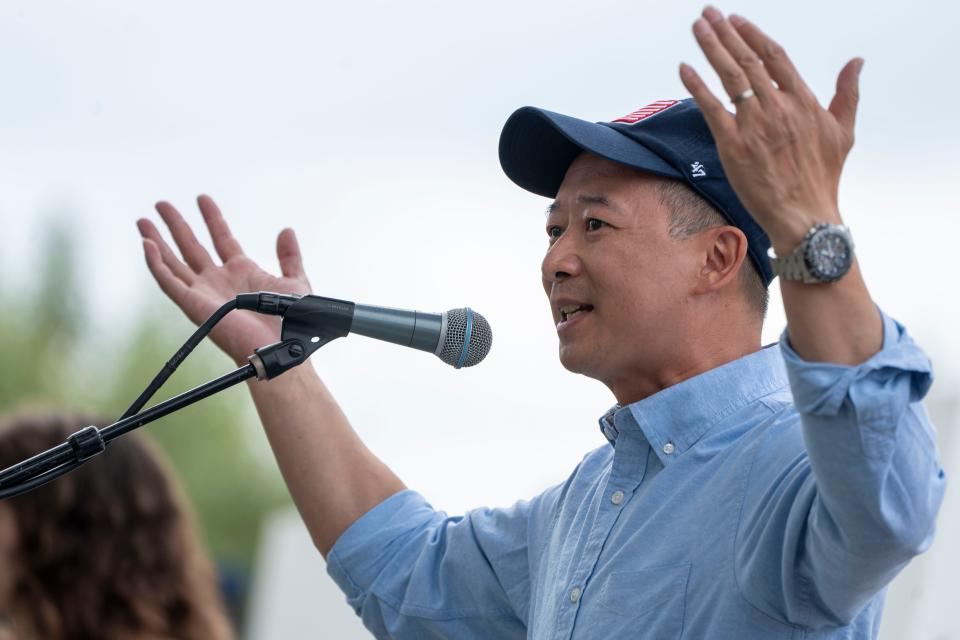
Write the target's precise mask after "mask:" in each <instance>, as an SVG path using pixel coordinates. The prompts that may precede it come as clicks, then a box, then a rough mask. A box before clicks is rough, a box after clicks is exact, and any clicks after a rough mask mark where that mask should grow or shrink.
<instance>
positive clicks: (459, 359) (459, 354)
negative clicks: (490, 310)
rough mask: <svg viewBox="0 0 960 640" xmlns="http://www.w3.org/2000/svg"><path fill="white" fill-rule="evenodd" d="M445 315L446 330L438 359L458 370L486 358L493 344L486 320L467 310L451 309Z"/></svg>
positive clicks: (491, 333)
mask: <svg viewBox="0 0 960 640" xmlns="http://www.w3.org/2000/svg"><path fill="white" fill-rule="evenodd" d="M445 315H446V316H447V330H446V332H445V333H444V335H443V346H442V348H441V349H440V353H439V354H438V355H439V356H440V359H441V360H443V361H444V362H446V363H447V364H449V365H452V366H454V367H456V368H457V369H459V368H460V367H472V366H473V365H475V364H477V363H478V362H480V361H481V360H483V359H484V358H486V357H487V354H488V353H490V346H491V345H492V344H493V332H492V331H491V330H490V323H489V322H487V319H486V318H484V317H483V316H482V315H480V314H479V313H477V312H476V311H473V310H472V309H469V308H466V309H451V310H450V311H447V313H446V314H445ZM468 333H469V338H468V335H467V334H468ZM468 339H469V341H470V342H469V344H467V340H468ZM464 346H466V348H464Z"/></svg>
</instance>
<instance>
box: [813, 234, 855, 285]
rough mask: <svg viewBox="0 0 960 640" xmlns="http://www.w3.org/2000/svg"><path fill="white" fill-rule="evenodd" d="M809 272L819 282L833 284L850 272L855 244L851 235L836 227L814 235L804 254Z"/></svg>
mask: <svg viewBox="0 0 960 640" xmlns="http://www.w3.org/2000/svg"><path fill="white" fill-rule="evenodd" d="M803 257H804V260H805V261H806V263H807V270H808V271H810V275H812V276H813V277H814V278H816V279H817V280H820V281H822V282H833V281H834V280H839V279H840V278H842V277H843V275H844V274H845V273H846V272H847V271H849V270H850V265H851V264H852V263H853V242H852V240H851V239H850V234H849V233H848V232H847V231H846V230H844V229H839V228H836V227H827V226H825V227H823V228H821V229H819V230H818V231H816V232H815V233H814V234H813V237H811V238H810V241H809V242H808V243H807V250H806V251H805V252H804V256H803Z"/></svg>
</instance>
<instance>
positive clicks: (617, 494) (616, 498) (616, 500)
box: [610, 491, 623, 504]
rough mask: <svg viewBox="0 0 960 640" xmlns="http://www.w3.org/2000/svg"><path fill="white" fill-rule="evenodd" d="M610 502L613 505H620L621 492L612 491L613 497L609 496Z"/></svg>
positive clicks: (621, 500) (621, 499)
mask: <svg viewBox="0 0 960 640" xmlns="http://www.w3.org/2000/svg"><path fill="white" fill-rule="evenodd" d="M610 502H612V503H613V504H620V503H621V502H623V491H614V492H613V495H612V496H610Z"/></svg>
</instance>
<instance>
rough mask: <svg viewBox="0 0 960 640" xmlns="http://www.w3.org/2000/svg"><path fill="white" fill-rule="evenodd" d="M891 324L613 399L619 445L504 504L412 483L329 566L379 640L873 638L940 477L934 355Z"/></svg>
mask: <svg viewBox="0 0 960 640" xmlns="http://www.w3.org/2000/svg"><path fill="white" fill-rule="evenodd" d="M883 322H884V342H883V348H882V350H881V351H879V352H878V353H877V354H875V355H874V356H873V357H872V358H870V359H869V360H868V361H867V362H865V363H863V364H861V365H859V366H855V367H848V366H841V365H832V364H822V363H810V362H805V361H803V360H802V359H800V358H799V356H797V354H796V353H795V352H794V351H793V350H792V349H791V348H790V346H789V343H788V341H787V340H786V336H784V339H782V341H781V343H780V345H779V346H776V345H774V346H771V347H767V348H765V349H762V350H760V351H758V352H756V353H753V354H750V355H748V356H745V357H743V358H740V359H739V360H736V361H733V362H730V363H727V364H725V365H723V366H721V367H717V368H716V369H712V370H710V371H707V372H706V373H703V374H701V375H698V376H696V377H694V378H690V379H688V380H685V381H683V382H681V383H679V384H677V385H674V386H672V387H669V388H667V389H664V390H663V391H661V392H659V393H657V394H655V395H653V396H650V397H648V398H645V399H644V400H641V401H639V402H636V403H633V404H630V405H628V406H624V407H614V408H613V409H611V410H610V411H609V412H608V413H607V414H606V415H605V416H604V417H603V418H601V420H600V423H601V430H602V431H603V433H604V435H605V436H606V437H607V439H608V440H609V442H608V443H604V445H603V446H601V447H599V448H598V449H596V450H594V451H592V452H590V453H589V454H587V456H586V457H584V459H583V460H582V461H581V462H580V464H579V465H578V466H577V468H576V469H574V471H573V473H572V474H571V475H570V477H569V478H568V479H567V480H566V481H565V482H564V483H562V484H560V485H557V486H555V487H552V488H550V489H548V490H546V491H545V492H543V493H542V494H540V495H538V496H536V497H535V498H533V499H532V500H530V501H521V502H518V503H517V504H515V505H514V506H512V507H510V508H508V509H485V508H484V509H476V510H473V511H470V512H469V513H467V514H466V515H464V516H462V517H448V516H447V515H446V514H445V513H443V512H440V511H436V510H434V509H433V508H432V507H431V506H430V505H429V504H428V503H427V502H426V501H425V500H424V499H423V498H422V497H421V496H420V495H419V494H418V493H416V492H414V491H401V492H400V493H397V494H395V495H393V496H391V497H390V498H388V499H386V500H385V501H383V502H382V503H381V504H379V505H378V506H376V507H374V508H373V509H372V510H370V511H369V512H368V513H366V514H365V515H364V516H362V517H361V518H360V519H359V520H357V521H356V522H355V523H354V524H353V525H351V526H350V528H349V529H347V531H346V532H344V534H343V535H342V536H341V537H340V538H339V539H338V540H337V542H336V544H335V545H334V547H333V549H332V550H331V551H330V553H329V556H328V564H327V570H328V572H329V573H330V575H331V576H332V577H333V579H334V580H335V581H336V582H337V584H339V586H340V587H341V588H342V589H343V591H344V592H345V593H346V595H347V600H348V602H349V603H350V604H351V605H352V606H353V608H354V609H355V610H356V611H357V613H358V614H359V615H360V616H361V617H362V619H363V622H364V624H365V625H366V626H367V628H368V629H370V630H371V631H372V632H373V633H374V635H376V636H377V637H378V638H416V639H418V640H419V639H423V638H450V639H457V640H467V639H471V638H498V639H499V638H535V639H544V640H546V639H548V638H549V639H551V640H553V639H561V638H562V639H567V638H590V639H607V638H649V639H652V640H673V639H676V638H681V637H683V638H709V639H727V638H730V639H738V640H739V639H741V638H749V639H756V640H760V639H766V638H792V639H799V638H845V639H846V638H874V637H876V635H877V630H878V627H879V622H880V614H881V611H882V608H883V596H884V592H885V587H886V585H887V584H888V583H889V582H890V580H891V579H892V578H893V577H894V576H895V575H896V574H897V572H899V571H900V570H901V569H902V568H903V567H904V566H905V565H906V563H907V562H908V561H909V560H910V558H911V557H913V556H915V555H917V554H918V553H920V552H922V551H923V550H924V549H926V548H927V547H928V546H929V545H930V543H931V541H932V537H933V530H934V519H935V516H936V513H937V510H938V508H939V506H940V502H941V499H942V497H943V491H944V485H945V479H944V474H943V471H942V469H941V467H940V463H939V460H938V455H937V450H936V445H935V441H934V434H933V429H932V426H931V424H930V421H929V419H928V417H927V414H926V412H925V410H924V408H923V405H922V404H921V403H920V401H921V399H922V398H923V396H924V395H925V394H926V392H927V390H928V389H929V387H930V384H931V381H932V376H931V368H930V362H929V360H928V359H927V358H926V356H925V355H924V354H923V352H922V351H920V349H919V348H918V347H917V346H916V345H915V344H914V342H913V341H912V340H911V339H910V338H909V337H908V335H907V334H906V332H905V331H904V329H903V327H902V326H900V325H899V324H897V323H896V322H894V321H893V320H891V319H890V318H889V317H887V316H885V315H884V316H883ZM791 391H792V393H791ZM491 464H495V461H491Z"/></svg>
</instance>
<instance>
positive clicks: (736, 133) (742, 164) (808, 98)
mask: <svg viewBox="0 0 960 640" xmlns="http://www.w3.org/2000/svg"><path fill="white" fill-rule="evenodd" d="M693 31H694V36H695V37H696V39H697V42H698V43H699V45H700V48H701V49H703V52H704V54H706V56H707V60H709V62H710V64H711V65H712V66H713V68H714V70H716V72H717V74H718V75H719V76H720V80H721V81H722V83H723V87H724V89H725V90H726V92H727V94H728V95H729V97H730V98H731V102H733V103H734V105H735V107H736V115H735V116H734V115H731V114H730V113H729V112H728V111H727V110H726V108H725V106H724V103H723V102H722V101H720V100H719V99H718V98H717V97H716V96H714V95H713V93H712V92H711V91H710V90H709V89H708V88H707V86H706V85H705V84H704V82H703V80H702V79H701V78H700V76H699V75H697V72H696V71H694V70H693V68H692V67H690V66H689V65H685V64H684V65H681V67H680V77H681V80H682V81H683V84H684V86H686V88H687V89H688V90H689V91H690V93H691V94H692V95H693V97H694V99H695V100H696V101H697V104H698V105H699V106H700V109H701V110H702V111H703V114H704V117H705V118H706V120H707V124H708V125H709V127H710V131H711V132H712V133H713V137H714V139H715V140H716V143H717V150H718V151H719V153H720V161H721V162H722V163H723V168H724V172H725V173H726V175H727V179H728V180H729V181H730V184H731V185H732V186H733V188H734V190H735V191H736V193H737V196H739V198H740V200H741V201H742V202H743V204H744V206H745V207H746V208H747V210H748V211H749V212H750V213H751V214H752V215H753V217H754V218H756V220H757V222H758V223H759V224H760V226H762V227H763V228H764V230H765V231H766V232H767V234H768V235H769V236H770V240H771V242H772V243H773V246H774V249H775V250H776V252H777V254H778V255H786V254H788V253H790V252H791V251H792V250H793V249H794V248H795V247H796V246H797V245H799V244H800V242H801V241H802V240H803V237H804V235H805V234H806V232H807V231H808V230H809V229H810V228H811V227H813V226H814V224H816V223H819V222H829V223H835V224H836V223H839V222H840V213H839V208H838V204H837V199H838V190H839V184H840V172H841V169H842V168H843V163H844V161H845V160H846V157H847V154H848V153H849V151H850V148H851V147H852V146H853V128H854V121H855V117H856V112H857V101H858V82H859V76H860V69H861V67H862V66H863V60H862V59H861V58H854V59H853V60H851V61H849V62H848V63H847V64H846V65H845V66H844V67H843V70H842V71H841V72H840V75H839V77H838V79H837V92H836V95H835V97H834V98H833V100H832V101H831V103H830V106H829V108H827V109H824V108H823V107H821V106H820V104H819V103H818V102H817V99H816V96H814V94H813V92H812V91H811V90H810V89H809V87H807V85H806V83H804V81H803V78H801V77H800V74H799V73H798V72H797V70H796V68H794V66H793V63H792V62H791V61H790V58H789V57H787V54H786V53H785V52H784V50H783V48H782V47H780V46H779V45H778V44H777V43H776V42H774V41H773V40H772V39H771V38H769V37H768V36H767V35H766V34H764V33H763V32H762V31H761V30H760V29H758V28H757V27H756V26H755V25H753V24H751V23H750V22H748V21H747V20H746V19H744V18H742V17H739V16H736V15H731V16H730V18H729V19H726V18H724V16H723V15H722V14H721V13H720V12H719V11H717V10H716V9H714V8H713V7H707V8H706V9H704V11H703V17H702V18H700V19H698V20H697V21H696V22H695V23H694V26H693Z"/></svg>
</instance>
